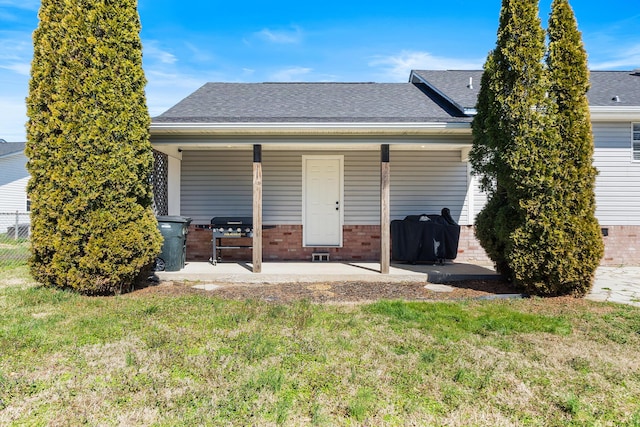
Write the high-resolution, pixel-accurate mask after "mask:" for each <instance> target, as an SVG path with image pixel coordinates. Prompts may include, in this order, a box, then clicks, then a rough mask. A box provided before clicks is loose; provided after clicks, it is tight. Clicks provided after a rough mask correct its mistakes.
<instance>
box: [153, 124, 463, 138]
mask: <svg viewBox="0 0 640 427" xmlns="http://www.w3.org/2000/svg"><path fill="white" fill-rule="evenodd" d="M150 131H151V135H354V136H356V135H451V134H458V135H465V134H471V124H470V123H464V122H458V123H444V122H432V123H426V122H425V123H152V124H151V127H150Z"/></svg>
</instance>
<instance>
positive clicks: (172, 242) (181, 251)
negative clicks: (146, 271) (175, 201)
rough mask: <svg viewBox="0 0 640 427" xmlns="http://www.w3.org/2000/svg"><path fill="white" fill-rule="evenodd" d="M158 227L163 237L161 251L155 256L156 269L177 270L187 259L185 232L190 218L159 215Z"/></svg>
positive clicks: (182, 266) (187, 229)
mask: <svg viewBox="0 0 640 427" xmlns="http://www.w3.org/2000/svg"><path fill="white" fill-rule="evenodd" d="M157 220H158V228H159V229H160V233H161V234H162V237H163V238H164V242H163V243H162V252H161V253H160V255H158V257H157V258H156V265H155V270H156V271H179V270H182V269H183V268H184V264H185V260H186V259H187V233H188V232H189V224H191V218H187V217H184V216H159V217H157Z"/></svg>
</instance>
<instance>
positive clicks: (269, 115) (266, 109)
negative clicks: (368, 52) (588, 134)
mask: <svg viewBox="0 0 640 427" xmlns="http://www.w3.org/2000/svg"><path fill="white" fill-rule="evenodd" d="M433 98H438V97H436V96H434V94H433V93H432V91H430V90H429V88H428V87H426V86H425V85H415V84H410V83H207V84H205V85H204V86H202V87H201V88H200V89H198V90H197V91H195V92H194V93H192V94H191V95H189V96H188V97H186V98H185V99H183V100H182V101H180V102H179V103H178V104H176V105H175V106H174V107H172V108H170V109H169V110H167V111H166V112H165V113H163V114H161V115H160V116H158V117H155V118H154V119H153V122H154V123H230V122H231V123H232V122H236V123H237V122H246V123H260V122H263V123H276V122H285V123H314V122H316V123H317V122H325V123H358V122H362V123H385V122H394V123H399V122H400V123H403V122H406V123H424V122H468V121H469V120H470V119H469V118H468V117H464V116H463V115H462V114H460V113H459V112H457V111H456V110H455V109H452V108H451V107H450V106H449V105H446V104H445V105H442V104H443V103H442V102H440V103H438V100H437V99H436V100H435V101H434V99H433Z"/></svg>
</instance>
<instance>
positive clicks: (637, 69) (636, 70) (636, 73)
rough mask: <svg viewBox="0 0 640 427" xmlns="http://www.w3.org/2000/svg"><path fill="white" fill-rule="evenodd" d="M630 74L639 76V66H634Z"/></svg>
mask: <svg viewBox="0 0 640 427" xmlns="http://www.w3.org/2000/svg"><path fill="white" fill-rule="evenodd" d="M631 74H632V75H634V76H640V68H636V69H635V70H633V71H632V72H631Z"/></svg>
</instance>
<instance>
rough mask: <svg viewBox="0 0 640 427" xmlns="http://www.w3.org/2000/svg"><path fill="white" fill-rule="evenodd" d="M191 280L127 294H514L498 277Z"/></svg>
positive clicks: (337, 297) (291, 297) (414, 297)
mask: <svg viewBox="0 0 640 427" xmlns="http://www.w3.org/2000/svg"><path fill="white" fill-rule="evenodd" d="M194 285H196V284H195V283H184V282H161V283H159V284H156V285H150V286H146V287H144V288H142V289H138V290H136V291H134V292H133V293H132V294H131V295H132V296H136V295H140V296H142V295H144V296H148V295H150V294H157V295H166V296H171V295H175V296H179V295H189V294H204V295H211V296H213V297H217V298H223V299H233V300H246V299H253V300H263V301H273V302H291V301H297V300H308V301H311V302H318V303H345V302H346V303H357V302H369V301H376V300H380V299H401V300H407V301H425V300H434V301H435V300H459V299H475V298H495V297H500V296H506V295H513V294H518V291H517V290H516V289H514V288H513V287H512V285H511V284H509V283H508V282H505V281H501V280H465V281H460V282H451V283H447V284H446V285H445V286H444V287H442V286H438V287H435V288H436V289H437V290H432V289H428V288H429V287H430V286H428V284H427V283H425V282H404V283H376V282H374V283H372V282H318V283H279V284H238V283H215V285H213V286H210V288H211V290H204V289H197V288H194Z"/></svg>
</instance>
